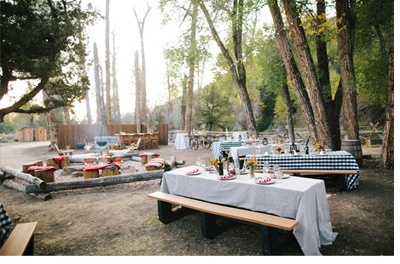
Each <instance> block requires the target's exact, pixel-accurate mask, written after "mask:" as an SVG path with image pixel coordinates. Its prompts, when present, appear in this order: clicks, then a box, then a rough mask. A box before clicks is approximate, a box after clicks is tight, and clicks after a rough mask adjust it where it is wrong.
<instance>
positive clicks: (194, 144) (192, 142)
mask: <svg viewBox="0 0 400 264" xmlns="http://www.w3.org/2000/svg"><path fill="white" fill-rule="evenodd" d="M189 147H190V149H193V150H197V149H198V148H199V141H198V139H197V138H195V137H193V136H192V137H190V139H189Z"/></svg>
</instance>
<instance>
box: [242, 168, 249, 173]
mask: <svg viewBox="0 0 400 264" xmlns="http://www.w3.org/2000/svg"><path fill="white" fill-rule="evenodd" d="M248 172H249V171H248V170H247V169H244V168H243V169H241V170H240V174H244V173H248Z"/></svg>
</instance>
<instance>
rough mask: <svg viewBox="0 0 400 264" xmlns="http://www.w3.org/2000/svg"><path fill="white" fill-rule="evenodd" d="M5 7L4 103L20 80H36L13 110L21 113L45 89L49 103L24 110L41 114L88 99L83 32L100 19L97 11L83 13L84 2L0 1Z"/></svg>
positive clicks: (2, 89)
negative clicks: (14, 83) (86, 94)
mask: <svg viewBox="0 0 400 264" xmlns="http://www.w3.org/2000/svg"><path fill="white" fill-rule="evenodd" d="M0 9H1V12H2V15H1V31H2V32H1V41H2V45H1V89H0V99H1V98H3V96H4V95H5V94H7V93H8V89H10V86H9V84H10V82H12V81H15V80H24V81H31V82H32V83H35V85H34V86H33V89H30V90H29V91H27V93H26V94H25V95H23V96H22V97H21V99H20V102H17V103H18V104H15V105H14V107H15V108H16V109H13V110H12V111H14V112H17V111H20V107H21V105H23V104H25V103H27V102H28V101H30V100H32V98H33V97H34V95H35V94H37V92H39V91H40V90H42V89H43V90H44V91H45V92H46V94H47V95H48V100H47V101H46V102H45V104H44V105H40V106H39V107H36V108H29V109H25V110H24V111H23V112H26V113H40V112H45V111H48V110H49V108H50V109H51V108H57V107H59V106H71V105H72V103H73V102H74V101H76V100H79V99H81V98H83V97H84V94H85V91H86V90H87V89H88V85H89V82H88V78H87V77H85V76H83V66H84V62H85V56H86V50H85V45H86V36H85V31H84V30H85V27H86V26H87V25H90V24H92V23H93V22H94V20H95V19H96V18H97V17H98V14H97V12H95V11H92V10H91V9H88V10H83V9H82V8H81V1H79V0H72V1H61V0H52V1H43V0H38V1H19V0H9V1H1V2H0ZM41 81H42V82H43V83H40V82H41ZM47 81H48V82H47ZM43 84H45V85H44V86H42V85H43ZM33 90H35V92H34V93H30V92H31V91H33ZM5 111H6V110H3V111H2V112H1V114H2V115H3V116H4V114H8V113H9V112H5Z"/></svg>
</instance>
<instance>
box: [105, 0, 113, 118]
mask: <svg viewBox="0 0 400 264" xmlns="http://www.w3.org/2000/svg"><path fill="white" fill-rule="evenodd" d="M105 39H106V108H105V109H106V112H105V118H106V124H110V123H111V119H112V112H113V110H112V105H111V76H110V75H111V74H110V0H106V38H105Z"/></svg>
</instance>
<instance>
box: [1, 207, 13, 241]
mask: <svg viewBox="0 0 400 264" xmlns="http://www.w3.org/2000/svg"><path fill="white" fill-rule="evenodd" d="M10 233H11V219H10V217H9V216H8V214H7V212H6V210H5V209H4V207H3V205H2V204H1V203H0V248H1V247H2V246H3V244H4V242H6V240H7V238H8V236H9V235H10Z"/></svg>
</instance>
